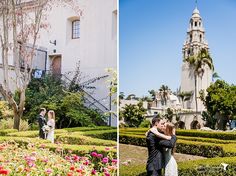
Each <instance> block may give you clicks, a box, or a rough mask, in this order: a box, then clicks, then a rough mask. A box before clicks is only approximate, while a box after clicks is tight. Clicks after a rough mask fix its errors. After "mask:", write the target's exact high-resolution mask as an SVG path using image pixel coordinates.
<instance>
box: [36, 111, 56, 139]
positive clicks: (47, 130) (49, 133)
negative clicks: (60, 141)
mask: <svg viewBox="0 0 236 176" xmlns="http://www.w3.org/2000/svg"><path fill="white" fill-rule="evenodd" d="M46 113H47V110H46V109H45V108H41V109H40V113H39V116H38V123H39V137H40V138H42V139H47V140H50V141H51V142H52V143H54V129H55V112H54V111H53V110H50V111H48V120H47V121H46V118H45V115H46Z"/></svg>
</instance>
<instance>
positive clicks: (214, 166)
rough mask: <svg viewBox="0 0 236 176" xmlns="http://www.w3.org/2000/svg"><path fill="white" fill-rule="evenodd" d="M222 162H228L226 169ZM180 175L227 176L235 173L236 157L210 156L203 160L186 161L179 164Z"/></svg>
mask: <svg viewBox="0 0 236 176" xmlns="http://www.w3.org/2000/svg"><path fill="white" fill-rule="evenodd" d="M221 163H226V164H228V166H227V167H226V170H224V167H223V165H222V164H221ZM178 167H179V175H180V176H189V175H196V176H203V175H204V176H205V175H209V176H215V175H217V176H218V175H219V176H225V175H229V176H230V175H231V176H233V175H235V173H236V157H224V158H218V157H217V158H210V159H203V160H194V161H186V162H182V163H179V164H178Z"/></svg>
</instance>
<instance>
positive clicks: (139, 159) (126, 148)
mask: <svg viewBox="0 0 236 176" xmlns="http://www.w3.org/2000/svg"><path fill="white" fill-rule="evenodd" d="M119 150H120V152H119V154H120V175H122V176H123V175H128V174H127V173H126V170H127V169H130V170H132V168H138V169H137V170H136V169H135V170H136V171H135V170H133V171H131V173H130V174H131V175H138V173H139V172H143V171H145V166H146V161H147V156H148V151H147V148H146V147H139V146H134V145H126V144H119ZM174 157H175V159H176V161H177V163H178V162H184V161H190V160H198V159H204V158H205V157H201V156H194V155H187V154H181V153H175V154H174ZM128 160H130V163H129V164H128V165H126V164H125V162H127V161H128ZM125 173H126V174H125Z"/></svg>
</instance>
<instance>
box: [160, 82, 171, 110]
mask: <svg viewBox="0 0 236 176" xmlns="http://www.w3.org/2000/svg"><path fill="white" fill-rule="evenodd" d="M159 91H160V92H159V95H160V97H161V100H162V102H163V103H162V104H163V105H166V104H167V98H168V96H169V94H170V91H171V90H170V89H169V87H168V86H166V85H162V86H161V87H160V89H159Z"/></svg>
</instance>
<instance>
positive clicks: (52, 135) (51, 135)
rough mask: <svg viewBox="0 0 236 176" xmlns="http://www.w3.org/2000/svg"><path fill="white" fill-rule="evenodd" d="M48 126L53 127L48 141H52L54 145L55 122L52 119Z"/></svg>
mask: <svg viewBox="0 0 236 176" xmlns="http://www.w3.org/2000/svg"><path fill="white" fill-rule="evenodd" d="M47 125H48V126H50V127H51V129H50V131H49V132H48V135H47V140H50V141H51V142H52V143H54V129H55V121H54V120H53V119H50V120H49V121H48V122H47Z"/></svg>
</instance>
